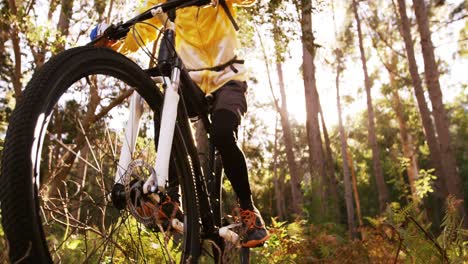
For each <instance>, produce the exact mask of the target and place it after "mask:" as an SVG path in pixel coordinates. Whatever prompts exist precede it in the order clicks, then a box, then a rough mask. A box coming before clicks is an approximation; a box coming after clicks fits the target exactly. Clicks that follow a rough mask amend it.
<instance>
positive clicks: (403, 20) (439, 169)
mask: <svg viewBox="0 0 468 264" xmlns="http://www.w3.org/2000/svg"><path fill="white" fill-rule="evenodd" d="M398 10H399V13H400V21H399V22H400V23H399V24H400V31H401V32H400V33H401V35H402V36H403V40H404V42H405V48H406V55H407V58H408V68H409V72H410V75H411V81H412V84H413V88H414V95H415V97H416V100H417V102H418V108H419V113H420V116H421V122H422V125H423V128H424V135H425V137H426V142H427V144H428V146H429V151H430V160H431V165H432V167H433V168H435V175H436V176H437V180H436V182H435V191H434V193H435V195H436V197H438V199H445V197H447V187H446V185H445V181H446V175H445V171H444V169H443V165H442V158H441V154H440V147H439V143H438V140H437V138H436V134H435V130H434V126H433V124H432V120H431V115H430V111H429V107H428V106H427V102H426V99H425V97H424V90H423V87H422V81H421V77H420V76H419V72H418V65H417V63H416V58H415V53H414V47H413V42H412V37H411V28H410V23H409V19H408V16H407V14H406V3H405V0H398Z"/></svg>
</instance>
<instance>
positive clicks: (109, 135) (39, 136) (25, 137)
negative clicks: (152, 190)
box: [0, 47, 200, 263]
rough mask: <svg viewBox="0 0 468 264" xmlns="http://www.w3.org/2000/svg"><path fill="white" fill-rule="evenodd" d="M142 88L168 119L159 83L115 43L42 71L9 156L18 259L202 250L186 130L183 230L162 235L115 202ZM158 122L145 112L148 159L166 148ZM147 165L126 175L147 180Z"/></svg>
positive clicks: (13, 251) (7, 187) (77, 259)
mask: <svg viewBox="0 0 468 264" xmlns="http://www.w3.org/2000/svg"><path fill="white" fill-rule="evenodd" d="M133 90H135V91H136V92H138V93H139V94H140V96H141V97H142V98H143V99H144V101H145V102H146V104H147V106H149V108H150V109H151V110H152V111H150V112H152V113H154V115H155V116H154V118H155V119H158V118H159V111H160V108H161V104H162V96H161V92H160V91H159V88H157V87H156V86H155V84H154V83H153V81H152V80H151V79H150V78H149V77H148V75H147V74H146V73H145V72H143V71H142V70H141V69H140V68H139V67H138V66H137V65H136V64H135V63H133V62H132V61H130V60H129V59H128V58H126V57H124V56H122V55H120V54H118V53H116V52H114V51H112V50H110V49H105V48H94V47H80V48H75V49H71V50H68V51H65V52H63V53H61V54H59V55H57V56H55V57H54V58H52V59H51V60H50V61H49V62H48V63H47V64H45V65H44V66H43V67H42V68H41V69H40V70H39V71H38V72H37V73H36V74H35V75H34V76H33V78H32V80H31V81H30V83H29V84H28V86H27V88H26V90H25V93H24V97H23V99H22V100H21V101H20V102H19V104H18V105H17V108H16V109H15V111H14V112H13V114H12V115H11V118H10V125H9V128H8V131H7V135H6V138H5V148H4V153H3V158H2V167H1V177H0V201H1V213H2V224H3V227H4V231H5V235H6V237H7V240H8V243H9V250H10V251H9V257H10V261H11V262H17V261H20V262H21V261H24V262H34V263H49V262H61V263H83V262H86V263H103V262H112V263H145V262H151V263H158V262H159V263H161V262H173V261H174V260H175V259H181V261H182V262H184V263H186V262H187V261H189V262H190V261H191V260H193V259H196V257H197V256H198V255H199V254H200V253H199V251H200V237H199V236H200V234H199V219H198V211H197V205H196V204H193V201H196V195H195V194H196V190H195V186H194V184H193V178H192V177H193V176H192V171H191V169H190V165H189V161H188V160H187V154H186V151H187V150H186V149H185V147H184V143H183V142H181V141H183V140H182V136H181V134H180V133H181V131H180V130H178V129H176V134H175V137H174V148H173V153H172V154H173V157H174V158H173V159H171V162H172V164H173V166H176V169H175V173H176V174H177V177H176V178H178V181H179V182H180V183H181V184H180V187H181V190H182V209H183V212H184V232H183V233H182V234H179V235H172V236H170V235H169V234H173V233H171V232H153V230H151V229H149V228H146V227H145V225H143V224H142V223H141V222H140V221H137V220H136V219H135V218H134V217H132V212H129V210H128V209H127V210H118V209H116V208H115V207H114V206H113V204H112V202H111V201H110V200H109V197H110V193H111V191H112V188H113V187H114V184H115V179H116V178H118V177H116V174H117V172H116V170H117V166H118V165H117V164H118V155H119V150H120V149H121V147H122V145H124V144H128V143H127V142H123V141H122V140H121V138H122V132H121V130H122V129H123V127H124V123H125V121H126V119H127V117H126V109H128V97H129V96H130V94H132V92H133ZM153 122H154V120H153V117H152V116H150V115H149V114H143V116H142V118H141V124H140V135H139V136H138V137H137V140H136V147H135V151H134V153H133V155H132V158H133V159H138V160H139V161H140V164H152V161H154V158H155V155H157V153H156V148H155V144H154V143H153V140H154V138H152V136H153V135H154V134H155V133H154V131H153V130H154V123H153ZM155 123H157V122H155ZM145 168H146V167H145V166H141V167H139V168H137V169H135V170H134V171H132V173H126V174H125V175H126V176H125V177H127V178H126V179H123V180H122V182H123V183H128V182H131V181H132V180H145V179H146V178H147V177H148V176H149V174H148V173H149V172H148V170H147V169H145ZM123 169H124V170H126V169H127V168H123ZM119 177H120V176H119ZM172 186H174V184H172Z"/></svg>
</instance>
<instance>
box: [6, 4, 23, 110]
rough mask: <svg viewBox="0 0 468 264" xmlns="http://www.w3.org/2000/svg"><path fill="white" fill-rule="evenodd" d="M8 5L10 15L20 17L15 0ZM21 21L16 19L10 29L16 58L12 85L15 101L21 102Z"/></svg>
mask: <svg viewBox="0 0 468 264" xmlns="http://www.w3.org/2000/svg"><path fill="white" fill-rule="evenodd" d="M8 5H9V7H10V13H11V14H12V15H13V16H14V17H16V16H17V15H18V9H17V7H16V2H15V0H8ZM19 21H20V20H19V19H18V18H16V21H12V22H13V23H12V24H11V27H10V38H11V42H12V45H13V54H14V56H15V59H14V62H15V64H14V71H13V72H12V74H11V75H12V76H11V77H12V83H13V89H14V91H15V99H16V101H17V102H18V101H20V100H21V98H22V95H23V94H22V91H21V88H22V84H21V77H22V72H21V47H20V39H19V27H18V24H17V23H18V22H19Z"/></svg>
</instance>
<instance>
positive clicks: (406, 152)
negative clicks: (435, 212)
mask: <svg viewBox="0 0 468 264" xmlns="http://www.w3.org/2000/svg"><path fill="white" fill-rule="evenodd" d="M397 62H398V58H397V56H396V54H394V53H392V55H391V62H390V63H389V64H388V67H389V68H388V74H389V76H390V87H391V94H392V107H393V110H394V111H395V115H396V119H397V122H398V128H399V130H400V141H401V145H402V147H403V156H404V157H405V158H406V159H407V161H408V162H409V164H408V165H407V167H406V173H407V175H408V183H409V185H410V190H411V195H412V197H413V201H418V200H419V198H418V195H417V193H416V186H415V181H416V180H417V178H418V171H419V169H418V164H417V157H416V153H415V151H414V145H413V140H412V138H411V134H410V133H409V131H408V128H407V126H406V124H407V123H408V118H407V117H406V115H405V113H404V106H403V104H402V103H401V100H400V94H399V93H398V87H397V84H396V76H395V73H396V72H397Z"/></svg>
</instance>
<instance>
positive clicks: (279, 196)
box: [273, 116, 286, 220]
mask: <svg viewBox="0 0 468 264" xmlns="http://www.w3.org/2000/svg"><path fill="white" fill-rule="evenodd" d="M273 179H274V184H275V200H276V211H277V214H278V218H279V220H283V219H284V216H285V215H286V214H285V210H284V209H285V207H284V193H283V192H282V189H281V187H282V183H281V181H280V177H279V176H278V116H276V118H275V142H274V146H273Z"/></svg>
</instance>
